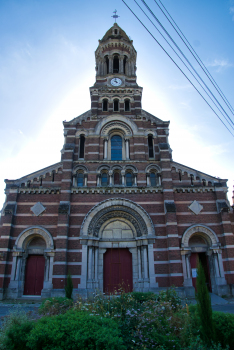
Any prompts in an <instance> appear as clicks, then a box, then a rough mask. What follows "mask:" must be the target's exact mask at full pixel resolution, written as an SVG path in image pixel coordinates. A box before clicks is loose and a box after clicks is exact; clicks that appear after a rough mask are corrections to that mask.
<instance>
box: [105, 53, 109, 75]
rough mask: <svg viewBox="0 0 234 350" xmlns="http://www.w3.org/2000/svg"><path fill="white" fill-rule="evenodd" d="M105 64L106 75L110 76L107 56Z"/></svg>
mask: <svg viewBox="0 0 234 350" xmlns="http://www.w3.org/2000/svg"><path fill="white" fill-rule="evenodd" d="M105 63H106V74H109V58H108V56H105Z"/></svg>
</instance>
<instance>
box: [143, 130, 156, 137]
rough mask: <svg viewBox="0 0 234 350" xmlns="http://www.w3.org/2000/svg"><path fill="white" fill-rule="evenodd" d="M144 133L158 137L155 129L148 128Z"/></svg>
mask: <svg viewBox="0 0 234 350" xmlns="http://www.w3.org/2000/svg"><path fill="white" fill-rule="evenodd" d="M144 134H145V136H149V135H152V136H153V138H155V137H157V132H156V131H155V130H150V129H147V130H145V132H144Z"/></svg>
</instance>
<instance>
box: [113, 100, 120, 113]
mask: <svg viewBox="0 0 234 350" xmlns="http://www.w3.org/2000/svg"><path fill="white" fill-rule="evenodd" d="M118 111H119V100H117V99H115V100H114V112H118Z"/></svg>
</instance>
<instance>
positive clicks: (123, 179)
mask: <svg viewBox="0 0 234 350" xmlns="http://www.w3.org/2000/svg"><path fill="white" fill-rule="evenodd" d="M121 175H122V185H123V186H125V171H124V170H122V171H121Z"/></svg>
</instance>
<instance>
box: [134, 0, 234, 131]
mask: <svg viewBox="0 0 234 350" xmlns="http://www.w3.org/2000/svg"><path fill="white" fill-rule="evenodd" d="M134 1H135V2H136V0H134ZM141 1H142V3H143V4H144V5H145V7H146V8H147V10H148V11H149V12H150V13H151V15H152V16H153V17H154V19H155V20H156V21H157V23H158V24H159V25H160V27H161V28H162V29H163V31H164V32H165V33H166V35H167V36H168V37H169V39H170V40H171V41H172V43H173V44H174V45H175V47H176V48H177V50H178V51H179V52H180V54H181V55H182V56H183V57H184V59H185V60H186V61H187V62H188V64H189V65H190V67H191V68H192V70H193V71H194V72H195V74H196V75H197V76H198V78H199V79H200V80H201V81H202V83H203V84H204V86H205V87H206V89H207V90H208V91H209V93H210V94H211V95H212V96H213V98H214V99H215V101H216V102H217V103H218V105H219V106H220V108H221V109H222V110H223V112H224V113H225V115H226V116H227V118H228V119H227V118H226V117H225V116H224V115H223V113H222V112H221V114H222V115H223V116H224V118H225V119H226V121H227V122H228V124H229V125H230V126H231V127H232V129H233V130H234V123H233V121H232V120H231V118H230V117H229V115H228V114H227V112H226V111H225V110H224V108H223V107H222V105H221V104H220V103H219V101H218V100H217V98H216V97H215V95H214V94H213V93H212V91H211V90H210V89H209V87H208V86H207V84H206V83H205V82H204V80H203V79H202V78H201V76H200V75H199V74H198V72H197V71H196V69H195V68H194V67H193V66H192V64H191V63H190V61H189V60H188V59H187V57H186V56H185V55H184V53H183V52H182V50H181V49H180V48H179V46H178V45H177V44H176V42H175V41H174V40H173V39H172V37H171V35H170V34H169V33H168V31H167V30H166V29H165V27H164V26H163V25H162V24H161V22H160V21H159V19H158V18H157V17H156V16H155V14H154V13H153V11H152V10H151V9H150V7H149V6H148V5H147V4H146V2H145V1H144V0H141ZM151 23H152V22H151ZM190 52H191V50H190ZM193 56H194V55H193ZM195 59H196V58H195ZM196 61H197V62H198V60H197V59H196ZM198 63H199V62H198ZM203 71H204V69H203ZM190 73H191V71H190ZM206 75H207V74H206ZM196 80H197V79H196ZM209 80H210V79H209ZM210 81H211V80H210ZM212 84H213V83H212ZM199 85H200V86H201V84H199ZM213 85H214V84H213ZM203 90H204V89H203ZM216 90H217V89H216ZM204 91H205V90H204ZM219 95H220V93H219ZM220 96H221V95H220ZM221 97H222V96H221ZM222 99H223V97H222ZM211 100H212V99H211ZM212 102H213V103H214V101H213V100H212ZM224 102H225V101H224ZM225 104H226V102H225ZM215 105H216V104H215ZM216 107H217V106H216ZM228 108H229V107H228ZM218 109H219V108H218ZM229 109H230V108H229ZM219 111H220V109H219ZM231 112H232V111H231ZM228 120H229V121H230V122H231V124H230V122H229V121H228Z"/></svg>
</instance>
